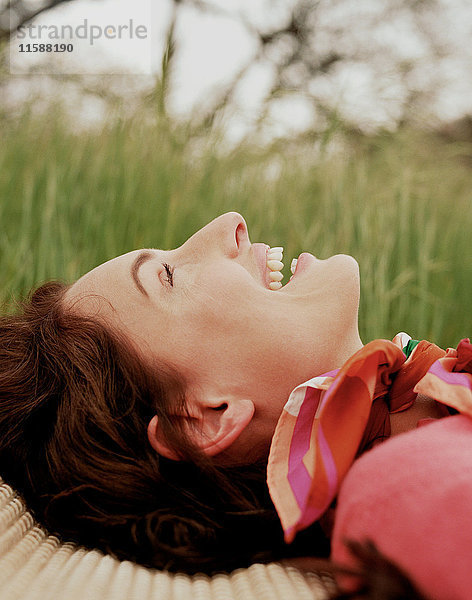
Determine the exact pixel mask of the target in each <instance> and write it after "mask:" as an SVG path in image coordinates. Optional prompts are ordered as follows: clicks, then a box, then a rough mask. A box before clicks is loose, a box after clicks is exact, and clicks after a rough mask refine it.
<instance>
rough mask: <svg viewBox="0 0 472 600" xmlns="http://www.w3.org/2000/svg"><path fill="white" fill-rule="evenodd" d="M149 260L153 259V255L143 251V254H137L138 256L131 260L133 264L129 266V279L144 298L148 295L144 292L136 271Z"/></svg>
mask: <svg viewBox="0 0 472 600" xmlns="http://www.w3.org/2000/svg"><path fill="white" fill-rule="evenodd" d="M151 258H154V254H153V253H152V252H148V251H147V250H145V251H144V252H140V253H139V254H138V256H137V257H136V258H135V259H134V260H133V264H132V265H131V269H130V273H131V277H132V278H133V281H134V283H135V285H136V287H137V288H138V290H139V291H140V292H141V294H143V295H144V296H147V297H149V294H148V293H147V292H146V290H145V289H144V286H143V284H142V283H141V280H140V279H139V276H138V271H139V268H140V267H141V266H142V265H143V264H144V263H145V262H147V261H148V260H151Z"/></svg>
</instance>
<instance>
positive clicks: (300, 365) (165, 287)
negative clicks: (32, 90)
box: [0, 213, 437, 570]
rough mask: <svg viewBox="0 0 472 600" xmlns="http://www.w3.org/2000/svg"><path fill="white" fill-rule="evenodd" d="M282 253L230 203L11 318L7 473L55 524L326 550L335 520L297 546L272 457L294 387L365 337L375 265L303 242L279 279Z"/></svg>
mask: <svg viewBox="0 0 472 600" xmlns="http://www.w3.org/2000/svg"><path fill="white" fill-rule="evenodd" d="M279 258H281V257H280V250H279V249H275V251H269V247H268V246H266V245H265V244H261V243H259V244H258V243H255V244H251V243H250V241H249V237H248V232H247V227H246V224H245V222H244V219H243V218H242V217H241V216H240V215H239V214H237V213H228V214H225V215H222V216H221V217H219V218H217V219H215V220H214V221H212V222H211V223H210V224H209V225H207V226H206V227H204V228H203V229H202V230H200V231H199V232H197V233H196V234H195V235H193V236H192V237H191V238H190V239H189V240H188V241H187V242H186V243H185V244H183V245H182V246H181V247H179V248H177V249H175V250H170V251H163V250H155V249H147V250H141V251H133V252H130V253H128V254H125V255H123V256H120V257H118V258H115V259H113V260H111V261H108V262H107V263H105V264H103V265H100V266H99V267H97V268H95V269H94V270H92V271H91V272H89V273H87V274H86V275H84V276H83V277H81V278H80V279H79V280H78V281H76V282H75V283H74V284H72V285H70V286H66V285H63V284H59V283H53V284H46V285H45V286H43V287H41V288H39V290H37V291H36V292H35V293H34V294H33V296H32V298H31V302H30V303H29V304H28V303H27V304H26V305H25V307H24V312H23V314H22V315H20V316H14V317H11V316H10V317H3V318H2V321H1V325H0V340H1V341H0V371H1V375H0V394H1V395H0V398H1V405H0V461H1V469H2V475H3V476H4V477H5V478H6V479H7V480H8V481H9V482H11V483H12V485H14V486H15V487H16V488H17V489H19V490H20V491H21V493H22V494H23V495H24V497H25V500H26V501H27V503H28V505H29V506H30V507H31V508H32V509H33V511H34V513H35V515H36V517H37V518H38V519H39V520H40V521H41V522H42V523H43V524H44V525H45V526H46V527H47V528H48V529H49V530H50V531H53V532H58V533H59V534H62V535H63V536H64V537H65V538H67V539H72V540H75V541H77V542H78V543H80V544H83V545H86V546H90V547H98V548H101V549H103V550H105V551H108V552H110V553H112V554H114V555H115V556H117V557H118V558H127V559H132V560H136V561H137V562H141V563H142V564H145V565H148V566H156V567H160V568H162V567H165V568H173V569H178V568H184V569H186V570H201V569H206V570H217V569H220V568H226V569H230V568H234V567H237V566H242V565H246V564H249V563H251V562H253V561H254V560H268V559H273V558H278V557H280V556H283V555H290V554H292V555H296V554H306V553H309V554H312V555H313V554H315V555H320V556H323V555H326V553H327V552H328V544H327V540H326V537H325V535H324V534H323V530H322V529H321V528H320V526H319V524H315V525H314V526H313V527H312V528H311V529H309V530H307V532H305V534H302V535H301V536H299V537H298V542H296V544H297V543H298V547H297V545H296V544H295V546H290V547H287V546H285V545H284V544H283V540H282V535H281V529H280V526H279V524H278V522H277V517H276V514H275V512H274V508H273V505H272V503H271V500H270V498H269V496H268V494H267V490H266V485H265V466H266V463H267V456H268V452H269V448H270V444H271V439H272V436H273V433H274V430H275V428H276V425H277V422H278V420H279V417H280V415H281V412H282V409H283V407H284V405H285V403H286V402H287V398H288V397H289V395H290V393H291V391H292V390H293V389H294V388H295V387H296V386H298V385H299V384H301V383H302V382H304V381H306V380H308V379H310V378H311V377H313V376H314V375H319V374H321V373H326V372H330V371H332V370H333V369H336V368H339V367H341V366H342V365H343V363H345V361H346V360H347V359H348V358H349V357H351V356H352V355H353V354H354V353H356V352H357V351H358V350H360V349H361V348H362V343H361V340H360V338H359V334H358V323H357V315H358V301H359V271H358V266H357V263H356V262H355V261H354V260H353V259H352V258H351V257H348V256H345V255H337V256H334V257H331V258H330V259H328V260H326V261H321V260H318V259H316V258H315V257H314V256H312V255H310V254H307V253H303V254H301V255H300V257H299V258H298V262H297V264H296V267H295V268H294V275H293V278H291V281H290V282H289V283H287V284H286V285H285V286H283V287H280V286H278V285H274V282H275V283H277V280H278V279H280V276H279V275H277V273H278V270H279V268H280V263H279V261H278V259H279ZM436 412H437V409H436V407H435V406H430V407H429V408H426V410H425V414H424V415H423V416H436ZM430 413H431V415H430ZM396 427H397V430H398V432H400V431H402V430H403V429H405V428H406V429H407V428H409V425H408V424H406V425H402V424H401V423H399V424H398V423H397V425H396ZM325 527H326V526H325ZM305 542H306V545H305Z"/></svg>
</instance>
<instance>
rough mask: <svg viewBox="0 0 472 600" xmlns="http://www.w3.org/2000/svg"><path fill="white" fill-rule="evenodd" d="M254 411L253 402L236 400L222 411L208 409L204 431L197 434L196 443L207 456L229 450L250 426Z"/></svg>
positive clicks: (204, 419) (231, 401) (204, 418)
mask: <svg viewBox="0 0 472 600" xmlns="http://www.w3.org/2000/svg"><path fill="white" fill-rule="evenodd" d="M254 410H255V407H254V403H253V402H252V401H251V400H246V399H234V398H233V399H231V400H230V401H228V402H225V407H224V408H223V409H222V410H214V409H211V408H207V409H206V414H205V415H204V417H203V428H202V431H198V432H197V431H196V432H195V434H196V437H195V439H194V441H195V442H196V443H197V445H198V446H199V447H200V449H201V450H202V451H203V452H204V453H205V454H206V455H207V456H215V455H216V454H219V453H220V452H223V450H227V449H228V448H229V447H230V446H231V444H233V442H234V441H235V440H236V439H237V438H238V437H239V436H240V435H241V433H242V432H243V431H244V429H246V427H247V426H248V425H249V423H250V422H251V419H252V417H253V415H254ZM198 438H200V439H198Z"/></svg>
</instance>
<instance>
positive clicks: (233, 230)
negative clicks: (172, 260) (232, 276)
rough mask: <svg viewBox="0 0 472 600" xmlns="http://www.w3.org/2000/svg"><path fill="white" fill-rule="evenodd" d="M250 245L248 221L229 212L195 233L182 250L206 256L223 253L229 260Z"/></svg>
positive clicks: (235, 213)
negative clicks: (212, 253) (210, 253)
mask: <svg viewBox="0 0 472 600" xmlns="http://www.w3.org/2000/svg"><path fill="white" fill-rule="evenodd" d="M250 245H251V242H250V241H249V235H248V231H247V225H246V221H245V220H244V218H243V217H242V215H240V214H239V213H237V212H228V213H225V214H224V215H221V216H219V217H217V218H216V219H213V221H211V222H210V223H208V225H205V227H203V228H202V229H200V230H199V231H197V232H196V233H194V234H193V235H192V237H191V238H189V239H188V240H187V241H186V242H185V244H184V245H183V246H182V248H184V247H185V249H186V250H189V251H193V252H198V253H202V252H204V253H205V254H208V253H209V252H216V253H223V254H224V255H226V256H228V257H229V258H236V257H237V256H239V254H240V252H241V251H242V250H244V249H247V248H248V247H249V246H250Z"/></svg>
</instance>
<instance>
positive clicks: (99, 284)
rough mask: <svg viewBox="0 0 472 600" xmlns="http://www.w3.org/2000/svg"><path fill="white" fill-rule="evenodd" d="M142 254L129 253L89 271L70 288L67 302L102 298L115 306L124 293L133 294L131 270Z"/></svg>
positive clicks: (136, 251) (138, 251)
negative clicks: (136, 259)
mask: <svg viewBox="0 0 472 600" xmlns="http://www.w3.org/2000/svg"><path fill="white" fill-rule="evenodd" d="M140 252H141V250H133V251H131V252H127V253H126V254H122V255H121V256H117V257H116V258H112V259H110V260H108V261H107V262H104V263H102V264H101V265H98V266H97V267H95V268H94V269H92V270H91V271H88V272H87V273H85V274H84V275H82V277H80V278H79V279H78V280H77V281H76V282H75V283H73V284H72V285H71V286H70V288H69V289H68V291H67V293H66V296H65V301H66V302H71V303H75V302H76V301H77V300H85V299H86V298H92V297H94V298H95V299H97V298H99V297H101V298H103V299H104V300H108V301H109V302H112V304H115V303H116V300H117V298H119V296H120V295H122V294H123V292H125V293H126V292H129V293H130V294H131V293H132V288H133V284H132V279H131V275H130V268H131V265H132V264H133V261H134V260H135V258H136V257H137V256H138V254H139V253H140ZM81 304H82V302H81Z"/></svg>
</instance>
